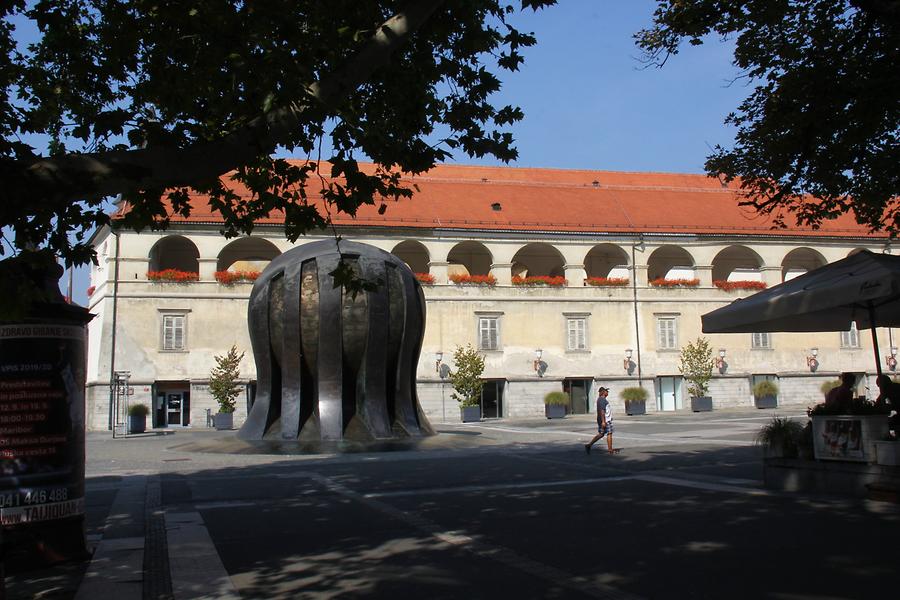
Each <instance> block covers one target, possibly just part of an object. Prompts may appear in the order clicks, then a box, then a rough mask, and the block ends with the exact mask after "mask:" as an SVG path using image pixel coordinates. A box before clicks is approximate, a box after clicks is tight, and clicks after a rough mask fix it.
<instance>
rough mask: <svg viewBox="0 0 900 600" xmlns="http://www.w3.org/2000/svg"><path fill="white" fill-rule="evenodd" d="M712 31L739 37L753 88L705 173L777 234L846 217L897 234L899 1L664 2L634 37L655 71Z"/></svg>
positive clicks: (744, 71)
mask: <svg viewBox="0 0 900 600" xmlns="http://www.w3.org/2000/svg"><path fill="white" fill-rule="evenodd" d="M710 34H712V35H717V36H720V37H722V38H733V39H734V40H735V45H736V48H735V58H734V64H735V66H736V67H738V69H739V70H740V75H739V79H743V80H744V81H748V82H749V83H750V84H751V85H752V88H751V89H752V91H751V93H750V95H749V96H748V97H747V98H746V100H744V102H742V103H741V105H740V106H739V107H738V108H737V110H736V111H735V112H734V113H732V114H730V115H729V116H728V117H727V119H726V123H730V124H732V125H734V126H735V127H737V133H736V138H735V145H734V147H733V148H723V147H720V146H717V147H715V148H714V151H713V153H712V155H711V156H709V157H708V159H707V162H706V169H707V171H708V172H709V174H710V175H713V176H723V177H724V178H725V179H726V180H732V179H736V178H739V179H740V182H741V186H742V188H743V189H744V190H745V191H746V192H747V195H746V196H745V197H744V199H743V200H742V201H741V202H742V204H744V205H746V206H751V207H753V208H755V209H756V210H757V211H760V212H762V213H764V214H769V215H771V216H773V217H774V218H775V220H776V223H779V224H782V225H784V224H785V219H787V218H788V216H789V215H791V214H792V215H793V216H794V217H796V219H797V221H798V222H800V223H801V224H808V225H812V226H817V225H818V224H820V223H821V222H822V221H824V220H828V219H832V218H835V217H837V216H839V215H841V214H844V213H848V212H849V213H852V214H853V215H854V216H855V218H856V220H857V222H859V223H860V224H862V225H865V226H868V227H869V228H870V229H871V230H872V231H885V232H888V233H890V234H891V235H894V234H897V233H898V232H900V170H898V168H897V165H900V139H898V136H900V0H659V6H658V7H657V9H656V12H655V14H654V21H653V25H652V26H651V27H649V28H647V29H645V30H643V31H641V32H639V33H638V34H637V35H636V39H637V43H638V45H639V46H640V47H641V48H642V49H643V51H644V53H645V54H644V57H645V59H646V60H647V61H648V62H649V63H651V64H657V65H660V66H662V65H663V64H664V63H665V62H666V60H667V59H668V58H669V57H671V56H672V55H674V54H677V53H678V51H679V49H680V47H681V45H682V43H683V42H684V41H685V40H686V41H687V42H688V43H690V44H693V45H698V44H701V43H703V42H704V38H706V37H707V36H709V35H710Z"/></svg>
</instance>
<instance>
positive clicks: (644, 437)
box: [462, 425, 753, 446]
mask: <svg viewBox="0 0 900 600" xmlns="http://www.w3.org/2000/svg"><path fill="white" fill-rule="evenodd" d="M462 426H463V427H469V428H471V429H488V430H491V431H500V432H504V433H525V434H528V435H533V434H535V433H539V434H544V435H558V436H568V437H577V438H584V437H585V436H587V435H589V433H588V432H578V431H567V430H541V429H527V428H514V427H497V426H495V425H490V426H482V425H462ZM592 431H593V430H592ZM698 432H702V430H698ZM715 433H716V434H723V433H724V434H726V435H727V434H729V433H733V434H734V435H741V434H745V433H746V431H739V430H734V431H733V430H727V429H720V430H716V431H715ZM615 436H616V437H617V438H621V439H626V440H636V441H646V442H653V443H656V442H665V443H668V444H681V445H687V444H697V443H700V442H708V443H712V444H720V445H725V446H752V445H753V442H752V441H744V440H726V439H717V438H705V437H703V436H702V435H698V436H697V437H696V438H690V439H688V438H685V437H677V436H676V437H672V434H671V433H644V434H627V433H616V434H615ZM664 436H669V437H664Z"/></svg>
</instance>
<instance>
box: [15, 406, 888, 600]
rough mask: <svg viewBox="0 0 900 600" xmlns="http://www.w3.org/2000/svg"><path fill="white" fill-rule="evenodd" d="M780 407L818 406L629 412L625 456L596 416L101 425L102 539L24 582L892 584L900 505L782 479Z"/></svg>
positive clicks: (722, 592) (641, 589) (217, 590)
mask: <svg viewBox="0 0 900 600" xmlns="http://www.w3.org/2000/svg"><path fill="white" fill-rule="evenodd" d="M774 414H778V415H781V416H793V417H797V418H801V417H802V414H801V412H800V411H797V410H793V411H791V410H784V411H783V410H778V411H757V410H728V411H726V410H722V411H715V412H712V413H698V414H693V413H676V414H664V415H661V414H657V415H649V416H641V417H624V416H621V417H618V419H617V420H616V428H617V429H616V434H615V441H616V444H615V445H616V446H617V447H622V448H623V450H622V452H621V453H620V454H618V455H614V456H609V455H606V453H605V452H599V451H595V452H594V453H592V454H591V455H586V454H585V452H584V450H583V443H584V442H586V441H587V440H588V439H590V437H591V435H592V434H593V432H594V431H595V423H594V420H593V417H592V416H590V415H582V416H575V417H571V416H570V417H567V418H566V419H562V420H553V421H550V420H547V419H526V420H498V421H484V422H481V423H476V424H458V423H457V424H439V425H437V426H436V428H437V429H438V431H439V435H437V436H434V437H432V438H428V439H426V440H423V441H421V442H420V443H419V444H417V445H416V446H415V447H414V448H411V447H404V446H401V445H395V446H391V447H388V448H382V451H380V452H369V451H367V449H366V448H360V447H355V446H346V447H343V448H340V449H339V450H341V451H339V452H325V453H322V454H317V455H296V454H292V453H291V448H289V447H274V446H268V447H265V448H260V447H255V446H250V445H247V444H244V443H242V442H239V441H238V440H236V438H235V437H234V433H233V432H216V431H209V430H203V429H198V430H179V431H174V432H152V433H148V434H143V435H137V436H129V437H128V438H125V439H112V438H111V436H110V434H109V433H108V432H94V433H91V434H89V436H88V446H87V454H88V475H87V511H88V514H87V532H88V540H89V543H90V545H91V546H92V548H93V558H92V560H91V561H90V562H87V563H82V564H78V565H62V566H57V567H54V568H50V569H44V570H40V571H29V572H24V573H17V574H13V575H10V576H8V577H7V580H6V584H7V597H9V598H66V599H69V598H78V599H90V600H93V599H98V598H115V599H117V600H118V599H123V600H128V599H132V598H154V599H156V598H177V599H181V598H285V599H287V598H331V597H367V598H368V597H376V598H377V597H389V596H390V597H397V596H398V594H399V595H401V596H409V595H412V594H417V595H423V596H426V597H429V598H444V597H446V598H450V597H453V598H458V597H460V596H464V597H473V598H482V597H484V598H487V597H492V598H496V597H510V596H515V597H517V598H555V597H559V598H562V597H565V598H570V597H575V598H577V597H600V598H663V597H665V598H723V597H727V598H781V599H793V598H813V597H816V598H818V597H828V598H865V597H876V596H878V595H884V593H885V592H886V591H887V590H888V589H893V588H892V587H888V584H889V581H890V579H889V578H892V577H895V576H896V565H895V563H894V561H893V559H892V557H893V556H894V552H893V550H892V549H893V548H894V543H895V542H894V541H895V540H896V539H897V534H898V533H900V514H898V510H897V506H896V505H891V504H885V503H880V502H872V501H858V500H848V499H844V498H837V497H818V498H813V497H807V496H802V495H790V494H782V493H776V492H772V491H769V490H765V489H763V488H762V484H761V479H762V461H761V456H760V451H759V449H758V448H757V447H755V446H754V445H753V438H754V436H755V433H756V431H757V430H758V429H759V427H760V426H761V425H762V424H763V423H765V422H766V421H767V420H769V419H771V418H772V416H773V415H774ZM596 448H597V450H600V449H601V448H600V446H597V447H596ZM263 451H265V452H266V453H262V452H263Z"/></svg>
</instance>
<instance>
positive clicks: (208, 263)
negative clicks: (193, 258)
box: [197, 256, 219, 281]
mask: <svg viewBox="0 0 900 600" xmlns="http://www.w3.org/2000/svg"><path fill="white" fill-rule="evenodd" d="M197 264H199V265H200V281H215V279H216V266H217V265H218V264H219V259H218V258H217V257H213V258H206V257H203V256H201V257H200V258H198V259H197Z"/></svg>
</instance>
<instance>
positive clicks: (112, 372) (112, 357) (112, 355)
mask: <svg viewBox="0 0 900 600" xmlns="http://www.w3.org/2000/svg"><path fill="white" fill-rule="evenodd" d="M109 231H110V233H111V234H112V235H114V236H115V237H116V254H115V258H114V265H115V266H114V267H113V298H112V301H113V305H112V336H111V341H110V350H109V428H110V429H111V430H112V433H113V438H115V437H116V423H115V414H114V411H115V394H116V317H117V310H118V306H119V233H118V232H117V231H116V230H115V229H114V225H113V224H110V227H109Z"/></svg>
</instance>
